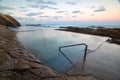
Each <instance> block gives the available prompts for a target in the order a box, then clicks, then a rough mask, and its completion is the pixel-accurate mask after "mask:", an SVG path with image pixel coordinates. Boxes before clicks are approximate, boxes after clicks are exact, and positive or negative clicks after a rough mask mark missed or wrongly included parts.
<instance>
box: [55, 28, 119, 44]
mask: <svg viewBox="0 0 120 80" xmlns="http://www.w3.org/2000/svg"><path fill="white" fill-rule="evenodd" d="M56 30H60V31H70V32H76V33H84V34H91V35H98V36H106V37H110V38H111V39H110V40H107V42H109V43H115V44H118V45H120V36H119V35H120V28H104V27H98V28H79V27H72V26H68V27H62V28H60V29H56Z"/></svg>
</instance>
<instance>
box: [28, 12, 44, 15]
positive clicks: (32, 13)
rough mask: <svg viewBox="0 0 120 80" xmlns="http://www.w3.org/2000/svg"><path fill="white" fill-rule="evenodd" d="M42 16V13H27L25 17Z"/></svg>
mask: <svg viewBox="0 0 120 80" xmlns="http://www.w3.org/2000/svg"><path fill="white" fill-rule="evenodd" d="M40 14H43V12H38V13H28V14H26V15H27V16H36V15H40Z"/></svg>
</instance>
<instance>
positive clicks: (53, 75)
mask: <svg viewBox="0 0 120 80" xmlns="http://www.w3.org/2000/svg"><path fill="white" fill-rule="evenodd" d="M8 26H9V27H17V26H20V23H19V22H18V21H17V20H15V19H14V18H13V17H11V16H9V15H6V14H1V13H0V80H98V79H96V78H95V77H93V76H90V75H88V76H80V75H77V76H74V75H72V76H67V75H65V74H60V73H58V72H56V71H55V70H53V69H52V68H50V67H48V66H46V65H44V63H42V62H41V61H40V60H39V59H37V58H36V57H35V56H34V55H33V54H31V53H29V52H27V51H26V50H25V48H24V47H23V46H22V45H21V43H20V42H19V41H18V40H17V38H16V32H14V31H11V30H10V29H9V28H8ZM61 67H62V66H61Z"/></svg>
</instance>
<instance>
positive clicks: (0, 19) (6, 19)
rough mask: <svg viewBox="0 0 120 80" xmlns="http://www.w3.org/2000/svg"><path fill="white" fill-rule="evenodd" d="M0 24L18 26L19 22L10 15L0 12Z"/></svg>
mask: <svg viewBox="0 0 120 80" xmlns="http://www.w3.org/2000/svg"><path fill="white" fill-rule="evenodd" d="M0 24H1V25H5V26H8V27H17V26H20V23H19V22H18V21H17V20H16V19H14V18H13V17H12V16H10V15H7V14H1V13H0Z"/></svg>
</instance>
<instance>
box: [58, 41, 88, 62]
mask: <svg viewBox="0 0 120 80" xmlns="http://www.w3.org/2000/svg"><path fill="white" fill-rule="evenodd" d="M79 45H84V46H85V52H84V58H83V61H84V62H85V59H86V54H87V47H88V46H87V45H86V44H85V43H81V44H73V45H67V46H61V47H59V52H61V54H62V55H63V56H64V57H65V58H66V59H67V60H68V61H69V62H70V63H71V64H73V62H72V61H71V60H70V59H69V58H68V57H67V56H66V55H65V54H64V53H63V52H62V48H66V47H72V46H79Z"/></svg>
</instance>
